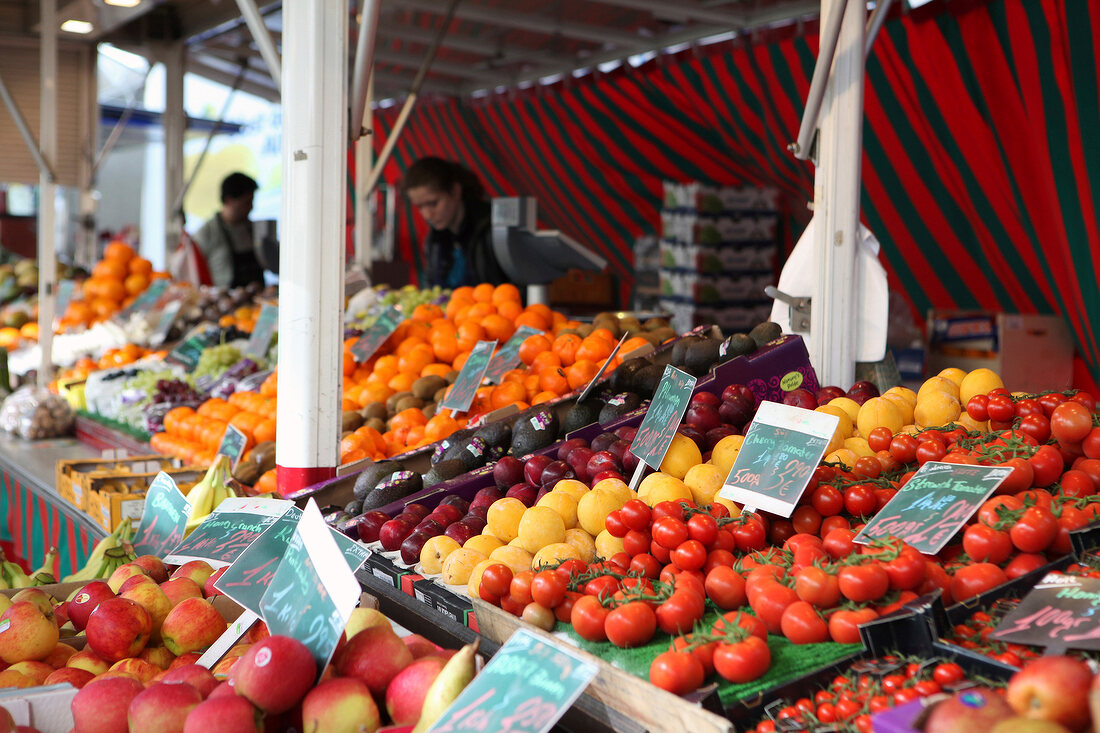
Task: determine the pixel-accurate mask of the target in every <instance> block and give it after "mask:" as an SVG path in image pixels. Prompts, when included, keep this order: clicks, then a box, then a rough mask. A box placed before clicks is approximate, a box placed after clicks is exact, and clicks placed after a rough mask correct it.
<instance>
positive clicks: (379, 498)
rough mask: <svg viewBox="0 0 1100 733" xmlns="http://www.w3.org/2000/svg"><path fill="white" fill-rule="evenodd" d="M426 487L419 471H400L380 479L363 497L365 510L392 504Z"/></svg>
mask: <svg viewBox="0 0 1100 733" xmlns="http://www.w3.org/2000/svg"><path fill="white" fill-rule="evenodd" d="M422 488H424V481H423V479H422V478H421V476H420V474H419V473H416V472H414V471H398V472H397V473H395V474H393V475H391V476H388V477H387V478H386V479H385V480H383V481H380V482H379V483H378V485H377V486H375V487H374V490H373V491H371V492H370V493H369V494H367V495H366V497H364V498H363V511H365V512H369V511H370V510H372V509H377V508H378V507H382V506H385V505H386V504H392V503H393V502H395V501H397V500H398V499H403V498H405V497H406V496H408V495H410V494H415V493H416V492H417V491H420V490H421V489H422Z"/></svg>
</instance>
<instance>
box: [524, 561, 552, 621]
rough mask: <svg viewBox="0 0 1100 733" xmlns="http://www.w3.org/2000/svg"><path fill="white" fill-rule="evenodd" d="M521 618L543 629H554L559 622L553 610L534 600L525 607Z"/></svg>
mask: <svg viewBox="0 0 1100 733" xmlns="http://www.w3.org/2000/svg"><path fill="white" fill-rule="evenodd" d="M551 572H553V571H551ZM520 618H522V619H523V620H524V621H526V622H527V623H529V624H531V625H532V626H535V627H537V628H540V629H542V630H543V631H553V630H554V626H556V625H557V623H558V619H557V616H555V615H554V612H553V611H551V610H550V609H549V608H547V607H546V606H544V605H542V604H541V603H535V602H533V601H532V602H531V603H528V604H527V605H526V606H525V607H524V609H523V614H522V615H521V616H520Z"/></svg>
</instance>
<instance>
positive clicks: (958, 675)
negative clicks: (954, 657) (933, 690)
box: [932, 662, 966, 687]
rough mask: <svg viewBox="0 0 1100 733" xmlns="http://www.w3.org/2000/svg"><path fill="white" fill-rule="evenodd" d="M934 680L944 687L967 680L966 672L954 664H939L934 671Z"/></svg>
mask: <svg viewBox="0 0 1100 733" xmlns="http://www.w3.org/2000/svg"><path fill="white" fill-rule="evenodd" d="M932 679H933V680H935V682H936V683H937V684H939V685H940V686H942V687H946V686H947V685H954V684H957V683H959V682H962V681H963V680H964V679H966V672H965V671H963V668H962V667H960V666H959V665H958V664H955V663H954V662H944V663H942V664H937V665H936V668H935V669H933V670H932Z"/></svg>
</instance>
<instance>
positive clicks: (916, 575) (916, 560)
mask: <svg viewBox="0 0 1100 733" xmlns="http://www.w3.org/2000/svg"><path fill="white" fill-rule="evenodd" d="M924 564H925V560H924V555H922V554H920V553H919V552H917V551H916V550H914V549H911V548H906V549H904V550H902V551H901V554H900V555H898V556H897V557H896V558H894V559H893V560H890V561H889V562H887V563H886V564H885V568H886V575H887V576H888V577H889V578H890V590H913V589H914V588H918V587H920V584H921V583H923V582H924V575H925V567H924Z"/></svg>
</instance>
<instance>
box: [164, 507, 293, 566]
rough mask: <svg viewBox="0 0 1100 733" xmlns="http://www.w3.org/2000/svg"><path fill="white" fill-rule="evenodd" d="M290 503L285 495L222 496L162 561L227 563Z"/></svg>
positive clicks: (272, 522)
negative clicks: (273, 496)
mask: <svg viewBox="0 0 1100 733" xmlns="http://www.w3.org/2000/svg"><path fill="white" fill-rule="evenodd" d="M291 506H293V502H291V501H288V500H286V499H257V498H255V497H248V496H241V497H231V498H229V499H226V500H224V501H223V502H222V503H221V504H219V505H218V508H217V509H215V510H214V511H213V512H212V513H211V514H210V516H208V517H207V518H206V519H205V520H204V521H203V523H202V524H200V525H199V526H198V527H196V528H195V530H194V531H193V532H192V533H191V534H189V535H187V538H186V539H184V541H183V542H181V543H180V544H179V545H178V546H177V547H176V548H175V549H174V550H172V552H171V554H169V555H168V556H167V557H165V558H164V562H166V563H168V564H169V565H182V564H184V563H185V562H188V561H190V560H205V561H206V562H208V563H210V564H211V565H213V566H214V567H215V568H219V567H221V566H223V565H229V564H231V563H232V562H233V561H234V560H236V559H237V556H238V555H240V554H241V553H242V552H244V550H245V548H246V547H248V546H249V545H250V544H252V541H253V540H255V539H256V538H257V537H259V536H260V535H261V534H263V532H264V530H265V529H267V528H268V527H270V526H271V525H272V524H274V523H275V520H277V519H278V518H279V517H281V516H283V514H285V513H286V510H287V509H289V508H290V507H291Z"/></svg>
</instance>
